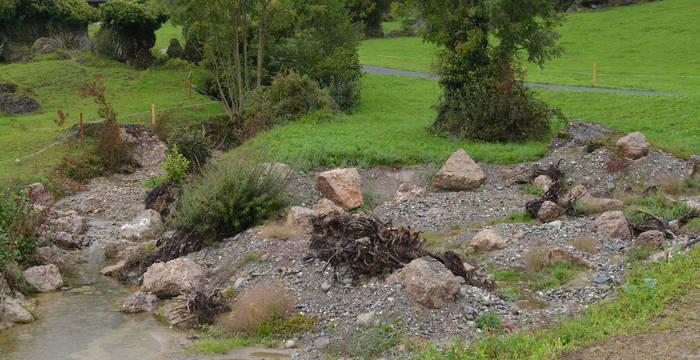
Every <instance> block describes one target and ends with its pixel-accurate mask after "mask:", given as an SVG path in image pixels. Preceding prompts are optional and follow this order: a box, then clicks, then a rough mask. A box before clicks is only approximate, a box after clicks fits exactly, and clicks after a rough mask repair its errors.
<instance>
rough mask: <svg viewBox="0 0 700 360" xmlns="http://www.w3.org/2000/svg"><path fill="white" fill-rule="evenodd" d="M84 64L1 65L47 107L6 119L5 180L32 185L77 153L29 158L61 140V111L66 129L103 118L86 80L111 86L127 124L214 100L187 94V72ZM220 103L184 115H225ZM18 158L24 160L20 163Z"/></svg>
mask: <svg viewBox="0 0 700 360" xmlns="http://www.w3.org/2000/svg"><path fill="white" fill-rule="evenodd" d="M84 60H85V61H84V62H83V63H82V64H80V63H78V62H75V61H36V62H31V63H23V64H10V65H0V73H1V74H2V77H1V79H2V80H4V81H10V82H13V83H15V84H17V85H19V86H20V88H22V89H24V90H25V91H27V92H28V93H29V94H31V96H32V97H34V98H35V99H37V101H38V102H39V104H40V105H41V108H40V110H38V111H37V112H35V113H32V114H27V115H19V116H10V115H0V143H1V144H3V146H2V148H0V178H19V179H20V180H21V181H23V182H25V181H30V180H32V178H34V177H35V176H36V175H38V174H42V173H47V172H48V171H49V170H51V169H52V168H54V167H55V166H56V165H57V164H58V162H60V160H61V158H62V157H63V156H64V155H65V154H68V153H71V152H73V150H74V149H73V144H70V143H67V142H66V143H62V144H60V145H59V146H56V147H53V148H51V149H49V150H47V151H45V152H43V153H41V154H39V155H38V156H33V157H29V158H24V156H26V155H28V154H32V153H34V152H36V151H38V150H40V149H42V148H44V147H45V146H47V145H50V144H52V143H53V142H54V141H56V140H57V139H59V138H61V137H62V136H63V135H64V134H65V132H61V131H60V129H59V128H58V127H57V125H56V124H55V123H54V119H56V118H57V117H58V116H57V115H56V112H57V111H58V110H63V111H64V112H66V113H68V114H69V117H68V118H67V120H66V124H65V126H64V128H68V127H70V126H72V125H73V124H75V123H77V122H78V121H79V116H80V115H79V114H80V113H81V112H82V113H83V114H84V119H85V121H86V122H89V121H95V120H98V119H97V112H96V110H97V107H96V106H95V104H93V102H92V100H91V99H81V97H80V88H81V86H82V85H83V84H84V83H85V81H86V80H91V79H93V77H94V76H99V77H100V78H101V79H102V81H103V82H104V84H105V85H106V87H107V94H108V100H109V101H110V102H111V103H112V105H113V106H114V108H115V110H116V111H117V113H118V114H119V117H118V118H119V120H120V121H123V122H127V121H128V122H136V123H148V122H150V118H151V115H150V112H151V111H150V110H151V104H155V105H156V109H157V111H158V112H159V114H160V113H162V111H163V110H165V109H168V108H172V107H178V106H185V105H191V104H200V103H207V102H210V101H211V100H209V99H208V98H205V97H203V96H200V95H198V94H197V93H196V92H192V94H191V96H190V97H188V93H187V91H186V85H187V82H186V78H187V74H188V72H187V71H182V70H165V69H162V68H153V69H150V70H147V71H141V70H136V69H133V68H130V67H127V66H126V65H123V64H120V63H117V62H113V61H109V60H106V59H102V58H95V57H91V56H87V57H86V58H85V59H84ZM220 111H221V110H220V106H219V105H218V104H210V105H205V106H203V107H194V108H187V109H182V110H180V112H181V114H180V115H181V116H185V115H186V116H187V117H191V118H195V117H197V116H203V115H206V114H209V113H216V112H220ZM16 159H20V160H21V161H19V162H16V161H15V160H16Z"/></svg>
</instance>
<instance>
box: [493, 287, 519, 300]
mask: <svg viewBox="0 0 700 360" xmlns="http://www.w3.org/2000/svg"><path fill="white" fill-rule="evenodd" d="M496 292H497V293H498V295H500V296H501V297H502V298H503V299H504V300H506V301H518V298H519V296H518V289H515V288H498V289H496Z"/></svg>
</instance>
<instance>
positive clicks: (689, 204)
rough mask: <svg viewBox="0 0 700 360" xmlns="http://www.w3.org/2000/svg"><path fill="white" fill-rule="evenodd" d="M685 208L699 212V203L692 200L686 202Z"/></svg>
mask: <svg viewBox="0 0 700 360" xmlns="http://www.w3.org/2000/svg"><path fill="white" fill-rule="evenodd" d="M685 206H687V207H689V208H691V209H693V210H696V211H700V202H697V201H694V200H687V201H686V202H685Z"/></svg>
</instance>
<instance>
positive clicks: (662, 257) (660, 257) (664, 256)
mask: <svg viewBox="0 0 700 360" xmlns="http://www.w3.org/2000/svg"><path fill="white" fill-rule="evenodd" d="M672 254H673V248H668V249H666V250H664V251H660V252H658V253H656V254H654V255H652V256H651V257H649V261H651V262H655V263H658V262H662V261H668V260H669V259H670V258H671V257H673V256H672Z"/></svg>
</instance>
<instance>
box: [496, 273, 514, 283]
mask: <svg viewBox="0 0 700 360" xmlns="http://www.w3.org/2000/svg"><path fill="white" fill-rule="evenodd" d="M493 279H494V280H496V281H502V282H517V281H518V280H520V273H519V272H517V271H499V272H497V273H495V274H494V278H493Z"/></svg>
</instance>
